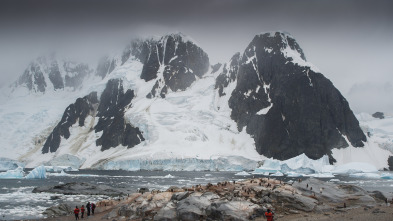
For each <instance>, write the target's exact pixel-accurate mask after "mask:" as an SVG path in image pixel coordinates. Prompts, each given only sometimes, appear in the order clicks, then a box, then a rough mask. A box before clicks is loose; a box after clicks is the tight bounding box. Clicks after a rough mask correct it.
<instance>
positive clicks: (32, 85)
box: [13, 53, 92, 93]
mask: <svg viewBox="0 0 393 221" xmlns="http://www.w3.org/2000/svg"><path fill="white" fill-rule="evenodd" d="M91 72H92V71H91V70H90V69H89V66H88V65H87V64H84V63H79V62H75V61H70V60H68V59H60V58H59V57H58V56H57V55H56V54H55V53H51V54H50V55H48V56H41V57H38V58H37V59H36V60H35V61H33V62H31V63H30V64H29V66H28V67H27V68H26V70H25V71H24V73H23V74H22V75H21V76H20V77H19V79H18V81H17V82H16V83H15V84H14V86H13V90H15V89H17V88H18V87H26V88H27V89H28V90H29V91H30V92H33V93H36V92H41V93H45V91H48V90H63V89H64V88H66V87H68V88H73V89H74V90H76V89H79V88H81V87H82V83H83V80H84V79H85V78H86V77H87V76H88V75H89V74H90V73H91Z"/></svg>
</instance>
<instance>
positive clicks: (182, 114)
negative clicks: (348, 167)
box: [25, 32, 366, 168]
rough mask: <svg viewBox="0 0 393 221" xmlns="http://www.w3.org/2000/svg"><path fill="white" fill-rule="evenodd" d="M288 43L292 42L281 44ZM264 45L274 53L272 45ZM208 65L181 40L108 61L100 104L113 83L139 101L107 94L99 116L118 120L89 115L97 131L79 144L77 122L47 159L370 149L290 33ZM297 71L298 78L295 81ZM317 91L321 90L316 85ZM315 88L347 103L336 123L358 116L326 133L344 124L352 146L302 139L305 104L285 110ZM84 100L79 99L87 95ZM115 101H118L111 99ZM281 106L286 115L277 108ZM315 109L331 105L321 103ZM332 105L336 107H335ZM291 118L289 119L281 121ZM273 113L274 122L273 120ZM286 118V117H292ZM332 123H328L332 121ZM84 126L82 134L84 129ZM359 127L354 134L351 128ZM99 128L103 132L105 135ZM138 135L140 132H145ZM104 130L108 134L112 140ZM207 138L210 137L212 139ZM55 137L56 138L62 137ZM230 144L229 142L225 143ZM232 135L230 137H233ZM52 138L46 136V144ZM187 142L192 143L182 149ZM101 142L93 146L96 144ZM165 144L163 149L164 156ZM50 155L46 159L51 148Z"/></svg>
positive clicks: (137, 48)
mask: <svg viewBox="0 0 393 221" xmlns="http://www.w3.org/2000/svg"><path fill="white" fill-rule="evenodd" d="M276 38H279V39H276ZM283 40H284V41H285V42H282V41H283ZM260 41H262V43H261V42H260ZM265 41H266V42H265ZM264 45H268V46H269V47H266V48H265V47H264ZM261 58H263V59H261ZM208 68H209V63H208V57H207V55H206V53H205V52H203V50H202V49H201V48H199V47H198V46H197V45H195V44H193V43H192V41H190V40H189V39H188V38H187V37H186V36H184V35H179V34H174V35H168V36H164V37H162V38H160V39H159V40H154V39H148V40H136V41H132V42H131V43H130V45H128V46H127V47H126V49H125V50H124V51H123V53H122V54H121V55H118V56H116V57H104V58H103V59H102V60H101V62H100V63H99V65H98V66H97V69H96V72H95V75H97V76H99V77H100V78H102V81H101V82H102V83H100V84H105V85H106V86H105V87H102V89H101V90H98V94H100V93H102V94H101V99H100V102H102V100H105V99H103V97H102V96H103V95H104V94H106V93H105V91H106V90H107V89H105V88H112V89H110V91H113V88H116V87H112V86H113V85H112V86H111V83H110V82H111V81H113V82H119V83H120V82H121V84H122V85H123V83H124V89H125V90H127V92H125V93H124V92H123V89H121V91H122V92H121V93H120V94H121V95H122V96H123V95H125V94H128V95H129V96H126V97H132V98H131V100H130V99H129V98H128V99H126V100H127V102H124V103H125V105H121V106H116V105H117V104H118V102H116V101H118V99H117V95H118V94H119V93H117V92H115V93H108V97H107V100H108V102H104V103H106V105H105V108H101V109H102V111H101V112H99V113H103V112H105V110H116V111H115V112H112V111H109V112H111V113H110V114H106V115H104V116H100V114H96V115H94V114H90V117H87V119H85V121H86V123H85V124H84V125H90V126H89V127H88V128H90V129H89V130H88V132H87V133H85V132H84V133H85V135H83V136H84V138H83V139H82V140H84V141H83V142H82V143H79V141H78V142H77V140H78V139H80V137H78V136H76V134H78V133H80V130H84V129H83V128H84V127H85V126H84V125H82V124H79V125H78V124H77V123H74V124H72V126H71V127H72V128H71V129H70V131H71V132H70V134H71V138H70V139H66V138H65V137H63V138H61V139H60V140H61V144H59V146H58V147H59V149H56V148H54V149H53V150H54V151H49V152H51V153H52V154H51V155H50V157H49V158H48V156H46V157H47V159H46V160H47V161H50V160H51V159H52V160H55V159H57V158H58V157H61V156H64V154H69V152H67V148H68V147H67V145H70V144H69V143H73V144H72V145H71V146H72V147H73V149H75V148H74V146H75V145H76V144H77V145H79V147H80V148H79V149H78V148H76V149H78V150H77V151H76V152H75V151H74V152H72V151H71V152H72V153H73V154H74V155H78V154H79V155H78V157H84V156H86V155H89V154H90V155H91V156H92V158H94V160H89V159H84V162H85V163H84V164H83V163H82V167H85V168H88V167H95V168H107V165H108V164H107V162H110V161H111V160H113V161H116V160H120V159H127V158H135V157H138V154H139V153H142V152H146V151H147V150H146V149H151V153H154V152H156V153H157V155H160V154H159V153H161V152H159V151H163V152H164V154H162V155H160V156H158V157H161V158H163V159H165V158H168V157H169V158H170V156H169V155H168V153H171V154H173V151H178V152H179V153H183V154H185V155H187V157H190V154H186V152H187V151H189V152H192V153H197V154H196V155H195V156H196V157H198V155H201V154H198V153H199V152H203V148H204V146H206V145H207V146H209V145H210V146H214V148H216V149H217V150H216V151H215V153H219V154H225V153H226V152H228V153H230V154H233V153H236V154H237V155H243V156H245V157H246V158H253V159H257V158H258V156H259V154H263V155H265V156H268V157H275V158H279V159H280V158H281V159H285V158H289V157H291V156H294V155H296V154H297V153H303V152H305V153H306V154H307V155H308V156H309V157H311V158H318V157H319V156H322V155H323V154H329V156H330V158H331V161H334V157H332V151H331V150H332V149H334V148H343V147H345V146H347V145H350V146H361V144H363V142H365V141H366V139H365V136H364V134H363V133H362V132H361V130H360V128H359V123H358V122H357V120H356V118H354V116H353V113H352V111H350V109H349V106H348V104H347V102H346V101H345V99H344V98H343V97H342V96H341V94H340V93H339V92H338V91H337V89H335V88H334V86H333V85H332V84H331V82H330V81H328V80H327V79H326V78H324V77H323V76H322V75H321V74H319V73H317V72H315V71H313V68H312V67H310V66H309V64H308V63H307V62H306V60H305V56H304V53H303V51H302V50H301V48H300V47H299V45H298V44H297V43H296V41H295V40H294V39H293V38H292V37H290V36H289V35H287V34H285V33H279V32H277V33H267V34H265V35H258V36H256V37H255V38H254V40H253V41H252V42H251V43H250V45H249V46H248V47H247V49H246V50H245V52H244V53H243V54H240V53H238V54H236V55H234V56H233V57H232V59H231V61H230V62H229V63H228V64H223V65H215V66H213V67H212V68H211V69H210V71H208ZM257 70H258V71H259V70H261V72H260V74H256V73H255V72H256V71H257ZM262 70H264V71H262ZM291 73H292V75H290V74H291ZM287 78H288V79H287ZM319 81H321V82H319ZM280 82H283V83H284V85H289V86H291V85H292V86H293V87H294V88H295V89H298V90H299V92H298V93H294V92H293V91H288V92H285V90H286V87H285V86H280V84H279V83H280ZM311 84H315V85H313V86H311ZM321 85H322V86H321ZM326 85H327V86H326ZM304 87H305V88H306V89H305V91H302V90H301V89H302V88H304ZM309 87H311V89H313V88H314V89H315V88H319V89H320V90H325V89H326V88H327V89H329V90H328V92H325V95H324V96H327V97H328V98H329V99H330V98H335V99H336V100H338V101H339V102H338V105H339V108H338V109H341V111H339V112H340V114H337V116H342V115H343V114H344V115H345V116H346V115H349V117H348V116H346V117H347V118H348V119H350V120H349V122H345V120H344V123H343V120H342V119H339V120H335V119H333V123H332V124H333V126H331V125H330V126H328V127H326V131H327V132H326V133H331V132H332V127H334V124H337V128H338V132H339V133H342V134H343V135H346V136H347V138H348V140H349V142H348V143H347V142H346V140H345V138H344V137H343V136H341V135H338V134H337V133H338V132H336V133H334V132H335V131H334V130H333V135H332V136H331V137H333V138H334V139H333V141H332V142H331V143H328V144H326V143H323V142H326V140H328V141H329V139H330V138H331V137H326V136H325V137H323V136H320V137H318V136H317V137H316V138H313V139H310V137H314V135H315V134H303V136H302V132H305V131H306V129H307V128H308V126H309V125H307V123H305V122H300V124H299V123H298V122H296V121H297V120H298V119H299V116H301V117H303V118H306V119H307V118H308V117H309V116H307V114H304V113H302V114H303V115H299V114H300V113H292V115H291V114H288V113H289V112H290V111H291V110H292V109H295V110H296V108H298V107H299V106H301V105H299V103H297V104H292V106H290V107H285V105H284V104H286V103H285V102H283V103H281V104H280V102H282V101H285V100H287V101H294V100H297V99H299V98H302V97H304V96H305V97H307V96H308V94H309V91H308V90H307V89H310V88H309ZM195 88H197V89H195ZM202 88H203V89H202ZM289 88H291V87H289ZM130 90H132V91H133V92H132V96H131V92H128V91H130ZM115 91H116V90H115ZM332 91H333V92H334V93H333V95H329V93H330V92H332ZM85 95H86V94H83V95H80V97H84V96H85ZM112 96H114V97H116V99H114V98H113V97H112ZM193 96H201V98H197V100H198V99H199V101H200V102H198V103H197V102H194V101H191V98H192V97H193ZM329 96H331V97H329ZM224 97H225V98H224ZM153 98H154V99H153ZM202 98H204V99H202ZM112 99H114V100H116V101H112ZM193 99H194V98H193ZM302 99H305V98H302ZM206 100H208V102H206ZM128 101H129V102H128ZM214 102H218V103H219V105H217V104H214ZM279 104H280V105H281V106H283V107H285V108H284V109H282V107H281V108H278V107H279ZM315 105H316V106H318V105H325V104H324V103H323V102H319V103H317V104H315ZM306 106H307V105H306ZM331 106H332V107H334V106H335V105H331ZM324 107H326V106H324ZM309 108H310V107H309V106H307V107H306V108H304V109H305V110H302V108H299V110H301V111H298V112H307V110H310V109H309ZM193 110H198V111H196V113H197V114H194V113H193ZM228 110H229V111H228ZM288 111H289V112H288ZM321 111H322V110H321ZM282 112H284V113H285V114H286V115H280V114H278V113H282ZM169 113H170V114H169ZM77 115H78V114H77ZM264 115H266V116H269V117H264ZM271 115H272V116H273V117H272V118H270V116H271ZM117 116H119V118H117ZM207 116H209V117H207ZM211 116H213V117H211ZM283 116H284V117H285V118H286V120H284V119H283ZM351 116H352V117H351ZM122 117H123V118H122ZM221 118H225V119H221ZM347 118H345V119H347ZM216 119H219V120H218V121H217V120H216ZM316 119H320V118H318V117H310V121H312V122H313V123H316V124H319V123H318V122H316ZM325 120H326V122H328V121H330V120H332V119H325ZM181 121H185V122H187V121H188V122H190V123H191V122H193V121H194V122H199V123H195V124H191V126H190V125H185V124H183V123H180V122H181ZM285 121H287V122H292V123H290V124H291V127H288V125H285V124H284V125H279V126H277V127H276V125H277V123H276V122H279V123H280V122H285ZM100 122H101V123H100ZM356 123H357V125H356ZM59 124H60V123H59ZM208 124H214V125H213V126H212V128H211V130H210V128H206V125H208ZM180 125H181V126H180ZM348 125H350V126H348ZM323 126H324V125H320V130H319V131H324V130H325V129H324V127H323ZM78 127H79V128H81V129H77V128H78ZM351 127H353V128H354V129H353V128H352V129H351ZM97 128H101V129H102V130H101V131H99V130H97ZM130 128H131V129H130ZM132 128H134V129H135V128H136V130H134V129H132ZM348 128H349V129H348ZM105 129H106V131H107V132H109V133H106V132H105ZM287 129H289V131H291V134H292V132H294V131H295V132H296V131H297V130H298V131H299V133H298V134H297V137H296V136H295V137H292V139H288V137H286V135H285V134H287V132H286V130H287ZM314 129H315V128H314ZM215 130H227V132H219V133H220V136H217V139H216V140H215V138H213V136H214V133H213V131H215ZM311 130H313V129H311ZM351 130H353V131H351ZM176 131H181V133H180V134H177V133H176ZM207 131H211V132H212V133H211V135H210V134H209V132H207ZM277 131H278V132H277ZM52 132H55V130H53V131H52ZM244 132H247V133H248V134H249V135H248V136H251V137H248V138H246V137H245V136H246V135H247V134H245V133H244ZM283 132H285V133H283ZM311 132H314V131H311ZM293 134H295V133H293ZM73 135H74V136H73ZM362 135H363V136H362ZM165 136H169V137H170V136H172V137H173V138H171V139H169V138H168V139H169V140H166V138H165ZM176 136H178V137H176ZM93 137H94V138H93ZM126 137H133V138H135V139H131V140H133V141H132V142H130V143H132V145H130V143H127V142H124V140H127V139H126ZM222 137H225V138H224V140H223V138H222ZM230 137H231V139H229V138H230ZM48 138H50V136H48ZM105 138H108V139H107V141H105V142H104V141H103V139H105ZM250 138H251V139H250ZM183 139H184V140H183ZM226 139H228V140H226ZM48 140H49V139H46V142H48ZM72 140H74V141H75V142H74V141H72ZM178 140H183V141H181V142H180V141H179V142H178ZM239 140H241V143H247V145H248V146H251V147H250V148H251V150H250V149H247V148H248V147H247V148H246V149H241V148H239ZM281 140H283V141H284V143H285V144H286V145H281V146H280V145H277V141H281ZM92 141H94V144H93V142H92ZM134 141H138V142H134ZM250 141H253V142H255V144H252V143H250ZM296 141H300V142H301V143H302V145H297V146H296V145H292V144H291V143H293V142H296ZM236 142H237V143H236ZM105 143H106V144H105ZM194 143H198V145H197V148H195V149H193V150H187V149H184V148H183V149H184V150H178V149H176V148H174V146H176V145H180V146H182V147H187V146H192V145H194ZM321 143H322V144H321ZM289 144H291V145H289ZM218 145H220V146H223V148H217V146H218ZM124 146H125V147H127V149H128V152H127V150H123V149H122V147H124ZM158 146H160V148H161V149H158ZM231 146H234V147H236V148H238V149H239V150H240V152H236V151H233V150H230V147H231ZM143 148H144V149H143ZM232 148H233V147H232ZM242 148H243V147H242ZM252 149H254V150H252ZM120 150H121V151H124V152H121V151H120ZM158 150H159V151H158ZM255 150H256V151H255ZM41 151H43V152H44V149H42V150H41ZM41 151H40V152H41ZM86 151H88V152H86ZM102 151H103V152H102ZM108 151H109V152H108ZM182 151H183V152H182ZM209 151H210V150H209ZM242 151H243V152H244V151H247V154H242ZM253 151H254V152H253ZM114 152H121V153H122V154H117V155H116V156H113V153H114ZM206 152H208V151H206ZM151 153H149V154H151ZM44 155H45V154H44ZM90 155H89V156H90ZM93 155H94V157H93ZM253 155H256V156H255V157H254V156H253ZM34 156H37V155H34ZM109 156H110V157H109ZM144 156H146V154H145V155H144ZM206 156H207V155H205V158H206ZM210 156H211V154H210ZM172 157H173V156H172ZM155 158H157V156H155ZM207 158H208V157H207ZM25 159H26V158H25ZM259 159H262V158H259ZM82 161H83V160H82ZM103 162H104V163H105V164H103ZM122 162H123V161H122Z"/></svg>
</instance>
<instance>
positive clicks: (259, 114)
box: [216, 32, 366, 161]
mask: <svg viewBox="0 0 393 221" xmlns="http://www.w3.org/2000/svg"><path fill="white" fill-rule="evenodd" d="M236 57H239V60H240V62H239V63H238V65H236V63H237V62H236V61H237V60H236V59H232V62H231V63H234V65H231V67H232V68H233V73H236V72H237V75H236V74H234V76H235V77H236V79H237V82H236V88H235V89H234V90H233V91H232V94H231V98H230V99H229V102H228V104H229V107H230V108H231V109H232V112H231V118H232V119H233V120H234V121H236V122H237V125H238V128H239V130H242V129H243V128H246V132H247V133H249V134H251V135H252V136H253V138H254V140H255V144H256V147H257V151H258V152H259V153H260V154H263V155H265V156H267V157H274V158H276V159H280V160H284V159H288V158H291V157H294V156H297V155H299V154H302V153H305V154H306V155H307V156H308V157H310V158H312V159H317V158H320V157H322V156H323V155H324V154H328V155H329V156H330V157H331V149H333V148H344V147H347V146H348V145H349V143H348V142H347V140H348V141H349V142H350V143H351V144H352V145H353V146H355V147H361V146H363V141H366V136H365V135H364V134H363V132H362V131H361V129H360V127H359V122H358V121H357V119H356V118H355V116H354V114H353V112H352V111H351V110H350V108H349V105H348V102H347V101H346V99H345V98H344V97H343V96H342V95H341V93H340V92H339V91H338V90H337V89H336V88H335V87H334V86H333V84H332V83H331V82H330V81H329V80H328V79H326V78H325V77H324V76H323V75H322V74H320V73H317V72H316V71H314V69H313V67H312V65H311V64H310V63H307V62H306V60H305V56H304V53H303V51H302V49H301V48H300V47H299V45H298V44H297V43H296V41H295V40H294V39H293V37H291V36H290V35H289V34H285V33H281V32H275V33H266V34H261V35H257V36H255V37H254V39H253V40H252V42H251V43H250V44H249V45H248V47H247V48H246V50H245V51H244V53H243V56H236ZM224 72H225V71H224ZM228 73H230V70H228ZM228 73H227V74H226V76H227V77H226V79H227V80H229V79H230V75H229V74H228ZM222 78H224V77H222ZM218 80H220V79H218ZM218 82H221V81H218ZM222 82H224V83H220V84H219V86H218V87H217V88H220V87H225V85H226V84H225V81H222ZM216 85H217V84H216ZM221 95H222V94H220V96H221ZM330 159H331V161H334V159H333V158H332V157H331V158H330Z"/></svg>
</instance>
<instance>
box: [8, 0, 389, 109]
mask: <svg viewBox="0 0 393 221" xmlns="http://www.w3.org/2000/svg"><path fill="white" fill-rule="evenodd" d="M392 11H393V2H392V1H383V0H378V1H371V0H368V1H365V0H362V1H354V0H349V1H339V0H333V1H309V0H300V1H290V0H280V1H252V0H246V1H234V0H228V1H219V0H212V1H205V0H203V1H188V0H186V1H180V0H167V1H153V0H147V1H146V0H144V1H142V0H137V1H117V0H115V1H101V0H98V1H93V0H87V1H76V0H71V1H61V0H55V1H48V0H39V1H23V0H16V1H1V3H0V30H1V32H0V48H1V49H2V50H0V86H4V85H6V84H8V82H9V81H14V80H16V78H17V77H18V76H20V75H21V74H22V73H23V71H24V70H25V69H26V67H27V66H28V64H29V63H30V62H31V61H32V60H34V59H35V58H36V57H37V56H38V55H41V54H45V53H48V52H50V51H61V52H62V54H65V55H67V56H70V57H77V58H78V59H80V60H84V61H86V62H89V63H94V62H97V60H98V58H99V57H100V56H101V55H102V54H104V53H106V52H108V51H116V50H117V49H119V50H121V49H122V47H123V46H124V45H125V44H126V43H127V42H129V40H130V39H131V38H134V37H136V36H150V35H158V36H162V35H163V34H166V33H173V32H177V31H181V32H183V33H185V34H187V35H188V36H191V37H192V38H193V39H195V41H196V42H197V43H198V45H199V46H200V47H201V48H203V49H204V50H205V52H206V53H207V54H208V55H209V58H210V60H211V63H212V64H214V63H216V62H224V61H227V60H228V59H229V58H230V56H231V55H233V54H235V53H236V52H238V51H242V50H243V49H244V48H245V47H246V46H247V44H248V43H249V40H250V39H252V38H253V36H255V34H259V33H261V32H266V31H276V30H281V31H287V32H289V33H291V34H292V35H293V36H294V37H295V38H296V39H297V41H298V42H299V44H301V45H302V48H303V50H304V51H305V52H306V55H307V58H308V61H310V62H311V63H313V64H315V65H316V66H317V67H318V68H319V69H320V70H321V72H323V73H324V75H325V76H326V77H327V78H329V79H330V80H331V81H332V82H333V83H334V85H336V87H337V88H338V89H339V90H340V91H341V92H342V93H343V95H344V96H345V97H346V98H347V99H348V101H349V104H350V106H351V107H352V108H353V110H354V112H363V111H366V112H375V111H391V112H392V111H393V109H392V106H393V103H392V102H393V101H392V99H391V98H390V95H391V93H389V92H391V91H392V90H391V89H387V90H378V89H373V88H385V85H392V84H393V74H392V73H393V63H392V62H391V58H392V56H391V52H392V51H393V41H392V39H393V23H392V21H393V14H392V13H391V12H392ZM93 66H95V65H93ZM368 102H372V103H368Z"/></svg>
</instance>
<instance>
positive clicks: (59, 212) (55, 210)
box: [42, 204, 74, 217]
mask: <svg viewBox="0 0 393 221" xmlns="http://www.w3.org/2000/svg"><path fill="white" fill-rule="evenodd" d="M73 212H74V210H73V209H72V208H71V207H70V206H69V205H67V204H60V205H56V206H52V207H50V208H47V209H46V210H45V211H44V212H43V213H42V214H44V215H45V216H46V217H59V216H66V215H68V214H71V213H73Z"/></svg>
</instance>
